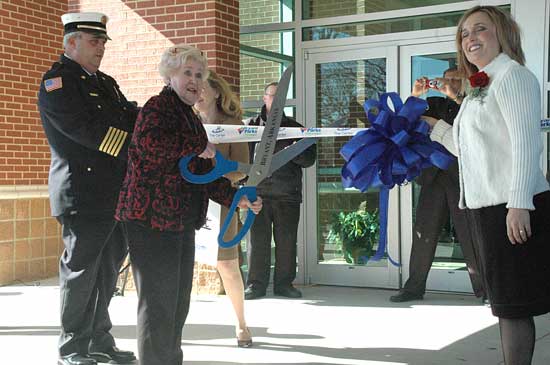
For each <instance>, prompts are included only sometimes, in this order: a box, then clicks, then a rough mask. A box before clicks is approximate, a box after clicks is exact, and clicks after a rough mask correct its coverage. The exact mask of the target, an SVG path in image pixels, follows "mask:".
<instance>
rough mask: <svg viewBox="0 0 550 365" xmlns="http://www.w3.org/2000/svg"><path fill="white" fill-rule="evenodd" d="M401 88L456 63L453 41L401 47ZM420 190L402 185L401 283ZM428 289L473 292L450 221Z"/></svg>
mask: <svg viewBox="0 0 550 365" xmlns="http://www.w3.org/2000/svg"><path fill="white" fill-rule="evenodd" d="M399 61H400V62H399V64H400V67H399V68H400V80H401V82H400V90H401V96H402V97H403V98H406V96H407V95H410V90H411V89H412V85H413V83H414V80H416V79H417V78H419V77H421V76H426V77H428V78H430V79H431V78H434V77H441V76H442V75H443V72H444V71H445V70H447V69H448V68H450V67H452V66H455V65H456V48H455V43H454V42H437V43H429V44H420V45H412V46H404V47H401V48H400V60H399ZM429 96H441V97H444V95H443V94H441V93H439V92H436V91H434V90H430V91H429V92H428V93H427V94H425V95H423V96H422V97H423V98H426V97H429ZM419 193H420V185H418V184H416V183H415V182H413V183H411V184H408V185H407V186H404V187H402V188H401V194H402V195H401V197H402V199H401V222H402V223H403V224H402V227H401V243H402V264H403V271H402V275H403V277H402V279H403V283H404V282H405V281H406V280H407V278H408V277H409V258H410V256H411V247H412V234H413V224H414V220H415V213H416V204H417V201H418V195H419ZM426 289H427V290H442V291H452V292H466V293H471V292H472V286H471V284H470V278H469V275H468V270H467V268H466V264H465V263H464V256H463V254H462V249H461V246H460V242H458V239H457V238H456V232H455V229H454V226H453V222H452V221H451V220H449V221H448V223H447V224H446V225H445V227H444V228H443V230H442V232H441V235H440V237H439V243H438V246H437V249H436V254H435V259H434V262H433V264H432V267H431V270H430V273H429V275H428V281H427V283H426Z"/></svg>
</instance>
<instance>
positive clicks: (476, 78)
mask: <svg viewBox="0 0 550 365" xmlns="http://www.w3.org/2000/svg"><path fill="white" fill-rule="evenodd" d="M468 80H469V81H470V88H469V90H468V95H469V96H471V97H472V98H473V99H479V100H480V101H481V102H483V98H485V96H487V85H489V75H487V74H486V73H485V72H484V71H479V72H476V73H475V74H473V75H472V76H470V77H469V78H468Z"/></svg>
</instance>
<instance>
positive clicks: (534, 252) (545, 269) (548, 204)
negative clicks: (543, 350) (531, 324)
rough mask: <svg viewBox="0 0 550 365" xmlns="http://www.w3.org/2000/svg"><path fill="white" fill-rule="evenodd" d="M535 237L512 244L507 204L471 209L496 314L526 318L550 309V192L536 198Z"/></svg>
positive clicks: (476, 239)
mask: <svg viewBox="0 0 550 365" xmlns="http://www.w3.org/2000/svg"><path fill="white" fill-rule="evenodd" d="M533 200H534V204H535V210H534V211H531V212H530V217H531V231H532V236H531V238H529V240H528V241H527V242H525V243H523V244H515V245H512V244H511V243H510V241H509V240H508V236H507V234H506V215H507V213H508V209H507V208H506V204H501V205H496V206H492V207H486V208H480V209H472V210H469V215H470V216H471V220H472V222H471V223H472V225H473V228H474V229H473V230H472V231H473V235H474V240H475V243H476V244H478V245H479V249H480V256H481V266H482V268H481V269H482V273H483V275H484V280H485V282H486V287H487V292H488V295H489V299H490V301H491V309H492V311H493V314H494V315H495V316H497V317H502V318H524V317H530V316H537V315H541V314H544V313H548V312H550V191H546V192H543V193H540V194H538V195H536V196H535V197H534V199H533Z"/></svg>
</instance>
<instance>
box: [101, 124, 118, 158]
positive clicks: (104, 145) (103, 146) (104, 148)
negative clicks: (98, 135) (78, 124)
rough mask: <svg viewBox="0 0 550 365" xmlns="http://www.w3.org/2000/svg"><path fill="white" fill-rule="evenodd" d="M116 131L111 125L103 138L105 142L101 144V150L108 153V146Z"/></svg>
mask: <svg viewBox="0 0 550 365" xmlns="http://www.w3.org/2000/svg"><path fill="white" fill-rule="evenodd" d="M114 132H115V128H113V127H109V130H108V131H107V134H106V135H105V138H103V142H101V144H100V145H99V150H100V151H101V152H105V153H107V146H108V144H109V142H110V140H111V138H112V135H113V134H114Z"/></svg>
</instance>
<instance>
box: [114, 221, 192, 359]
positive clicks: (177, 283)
mask: <svg viewBox="0 0 550 365" xmlns="http://www.w3.org/2000/svg"><path fill="white" fill-rule="evenodd" d="M123 225H124V228H125V230H126V234H127V237H128V245H129V247H130V261H131V262H132V272H133V274H134V281H135V283H136V288H137V293H138V320H137V325H138V328H137V339H138V353H139V362H140V364H143V365H180V364H182V363H183V352H182V350H181V336H182V330H183V325H184V324H185V319H186V318H187V313H188V312H189V302H190V299H191V288H192V285H193V265H194V261H195V230H194V229H193V228H192V227H191V228H190V229H186V230H184V231H183V232H160V231H156V230H153V229H151V228H148V227H144V226H141V225H139V224H136V223H130V222H125V223H123Z"/></svg>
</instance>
